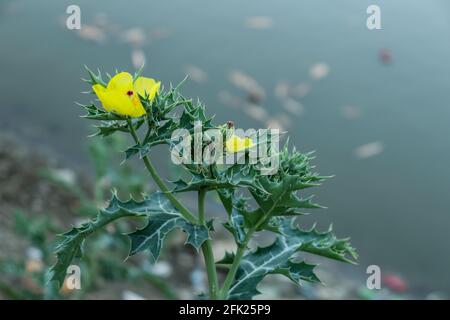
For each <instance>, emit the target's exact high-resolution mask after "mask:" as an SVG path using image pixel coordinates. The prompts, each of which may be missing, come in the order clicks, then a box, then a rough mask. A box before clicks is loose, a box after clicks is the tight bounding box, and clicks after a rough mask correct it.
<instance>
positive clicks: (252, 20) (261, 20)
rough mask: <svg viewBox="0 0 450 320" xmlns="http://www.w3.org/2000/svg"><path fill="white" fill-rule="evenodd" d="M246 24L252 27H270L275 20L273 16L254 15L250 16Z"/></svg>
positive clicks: (261, 28) (260, 28)
mask: <svg viewBox="0 0 450 320" xmlns="http://www.w3.org/2000/svg"><path fill="white" fill-rule="evenodd" d="M245 25H246V26H247V27H248V28H250V29H259V30H263V29H270V28H272V25H273V21H272V18H271V17H268V16H254V17H248V18H247V19H246V20H245Z"/></svg>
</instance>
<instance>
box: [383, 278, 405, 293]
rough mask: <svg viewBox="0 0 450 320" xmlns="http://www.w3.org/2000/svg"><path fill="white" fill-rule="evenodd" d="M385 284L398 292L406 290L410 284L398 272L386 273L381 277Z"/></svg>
mask: <svg viewBox="0 0 450 320" xmlns="http://www.w3.org/2000/svg"><path fill="white" fill-rule="evenodd" d="M381 282H382V284H383V285H385V286H386V287H388V288H389V289H390V290H392V291H394V292H396V293H404V292H406V290H407V288H408V286H407V284H406V281H405V280H403V279H402V278H400V276H398V275H396V274H386V275H384V276H383V277H382V278H381Z"/></svg>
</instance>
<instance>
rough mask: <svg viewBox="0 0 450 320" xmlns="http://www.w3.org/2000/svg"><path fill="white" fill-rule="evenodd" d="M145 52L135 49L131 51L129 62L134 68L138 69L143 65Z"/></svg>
mask: <svg viewBox="0 0 450 320" xmlns="http://www.w3.org/2000/svg"><path fill="white" fill-rule="evenodd" d="M145 61H146V58H145V53H144V51H143V50H140V49H135V50H133V51H132V52H131V63H132V64H133V67H134V68H135V69H140V68H141V67H142V66H143V65H145Z"/></svg>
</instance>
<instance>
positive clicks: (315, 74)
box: [309, 62, 330, 80]
mask: <svg viewBox="0 0 450 320" xmlns="http://www.w3.org/2000/svg"><path fill="white" fill-rule="evenodd" d="M329 72H330V67H329V66H328V64H326V63H325V62H320V63H316V64H315V65H313V66H312V67H311V68H310V69H309V75H310V76H311V78H313V79H314V80H320V79H322V78H325V77H326V76H327V75H328V73H329Z"/></svg>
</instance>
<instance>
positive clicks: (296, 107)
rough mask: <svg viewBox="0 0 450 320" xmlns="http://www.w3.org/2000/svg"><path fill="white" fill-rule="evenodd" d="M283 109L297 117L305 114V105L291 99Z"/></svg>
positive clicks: (284, 104) (284, 103)
mask: <svg viewBox="0 0 450 320" xmlns="http://www.w3.org/2000/svg"><path fill="white" fill-rule="evenodd" d="M283 108H284V109H285V110H286V111H287V112H289V113H292V114H293V115H296V116H300V115H302V114H303V112H304V107H303V105H302V104H301V103H300V102H298V101H296V100H294V99H291V98H288V99H286V100H285V101H284V102H283Z"/></svg>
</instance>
